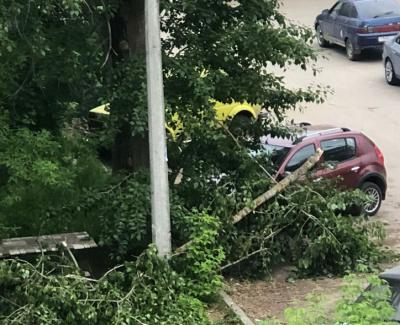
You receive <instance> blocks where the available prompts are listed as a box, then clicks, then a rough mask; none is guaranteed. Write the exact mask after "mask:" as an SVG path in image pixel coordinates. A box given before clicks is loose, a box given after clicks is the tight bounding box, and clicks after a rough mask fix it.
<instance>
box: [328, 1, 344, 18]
mask: <svg viewBox="0 0 400 325" xmlns="http://www.w3.org/2000/svg"><path fill="white" fill-rule="evenodd" d="M342 6H343V3H342V2H337V3H336V4H335V5H334V6H333V7H332V9H331V11H330V12H331V14H335V15H337V14H338V13H339V11H340V9H341V8H342Z"/></svg>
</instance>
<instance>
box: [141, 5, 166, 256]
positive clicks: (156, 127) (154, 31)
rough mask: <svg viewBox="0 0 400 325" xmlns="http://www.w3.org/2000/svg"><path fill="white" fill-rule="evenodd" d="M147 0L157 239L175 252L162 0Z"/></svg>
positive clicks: (154, 229) (162, 246) (162, 249)
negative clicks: (167, 138) (171, 207)
mask: <svg viewBox="0 0 400 325" xmlns="http://www.w3.org/2000/svg"><path fill="white" fill-rule="evenodd" d="M144 1H145V20H146V61H147V96H148V100H147V101H148V107H149V142H150V173H151V210H152V233H153V242H154V243H155V244H156V246H157V248H158V252H159V255H160V256H162V257H168V256H170V255H171V221H170V209H169V188H168V166H167V144H166V133H165V111H164V86H163V77H162V62H161V39H160V9H159V8H160V5H159V0H144Z"/></svg>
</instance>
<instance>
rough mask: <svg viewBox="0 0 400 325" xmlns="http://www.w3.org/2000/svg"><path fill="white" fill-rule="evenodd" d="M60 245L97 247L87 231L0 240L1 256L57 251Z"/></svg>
mask: <svg viewBox="0 0 400 325" xmlns="http://www.w3.org/2000/svg"><path fill="white" fill-rule="evenodd" d="M63 243H65V245H64V244H63ZM60 245H64V246H66V247H67V248H68V249H71V250H82V249H87V248H95V247H97V244H96V242H95V241H94V240H93V239H92V238H90V236H89V234H88V233H87V232H74V233H65V234H54V235H46V236H38V237H19V238H10V239H3V240H1V241H0V258H6V257H14V256H20V255H26V254H38V253H41V252H43V253H46V252H55V251H57V250H58V247H59V246H60Z"/></svg>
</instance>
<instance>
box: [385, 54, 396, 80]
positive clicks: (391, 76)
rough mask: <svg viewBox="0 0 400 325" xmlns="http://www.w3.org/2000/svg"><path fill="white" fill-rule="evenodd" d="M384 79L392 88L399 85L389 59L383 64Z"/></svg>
mask: <svg viewBox="0 0 400 325" xmlns="http://www.w3.org/2000/svg"><path fill="white" fill-rule="evenodd" d="M385 79H386V82H387V83H388V84H389V85H393V86H394V85H398V84H399V79H398V78H397V77H396V73H395V70H394V67H393V63H392V61H391V60H390V59H389V58H387V59H386V62H385Z"/></svg>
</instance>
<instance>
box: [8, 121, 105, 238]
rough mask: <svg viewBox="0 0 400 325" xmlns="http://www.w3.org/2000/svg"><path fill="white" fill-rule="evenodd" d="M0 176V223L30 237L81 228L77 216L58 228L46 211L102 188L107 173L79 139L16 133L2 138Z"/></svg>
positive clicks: (66, 220)
mask: <svg viewBox="0 0 400 325" xmlns="http://www.w3.org/2000/svg"><path fill="white" fill-rule="evenodd" d="M0 176H2V177H1V180H0V218H1V219H0V223H3V225H4V226H5V227H10V228H16V229H17V231H16V233H14V234H15V235H26V236H29V235H38V234H48V233H55V232H60V231H66V230H68V229H74V228H75V229H76V230H79V229H77V228H81V229H82V225H81V221H82V220H78V218H77V216H71V219H63V217H64V216H60V217H61V218H60V220H63V222H62V223H60V222H58V221H59V220H58V219H57V218H56V217H57V216H55V215H52V214H51V212H52V211H53V210H58V209H61V208H64V207H65V206H66V205H69V206H72V205H74V204H75V203H76V202H77V201H78V200H79V197H80V196H81V195H82V194H83V191H84V189H85V188H89V187H90V188H96V187H103V186H104V184H106V183H107V182H108V178H109V173H108V172H107V171H106V170H105V169H104V166H103V165H102V164H101V163H100V162H99V161H98V159H97V157H96V154H95V152H94V151H93V150H92V149H91V148H90V147H89V146H88V144H87V143H86V142H85V140H84V139H83V138H80V137H73V138H71V137H68V136H66V135H60V136H54V135H52V134H50V133H49V132H47V131H39V132H34V131H30V130H28V129H24V128H21V129H17V130H11V129H5V130H4V132H3V133H2V137H1V138H0ZM53 219H56V220H53ZM82 230H83V229H82Z"/></svg>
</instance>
